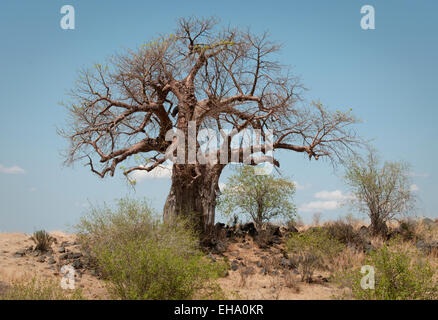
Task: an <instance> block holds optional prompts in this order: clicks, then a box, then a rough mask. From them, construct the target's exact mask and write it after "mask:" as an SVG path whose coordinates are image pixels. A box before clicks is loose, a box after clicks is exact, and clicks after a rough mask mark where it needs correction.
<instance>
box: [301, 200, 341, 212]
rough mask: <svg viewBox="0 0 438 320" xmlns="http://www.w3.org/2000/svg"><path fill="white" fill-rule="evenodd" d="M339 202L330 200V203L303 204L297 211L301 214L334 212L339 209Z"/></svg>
mask: <svg viewBox="0 0 438 320" xmlns="http://www.w3.org/2000/svg"><path fill="white" fill-rule="evenodd" d="M339 204H340V203H339V201H336V200H330V201H311V202H308V203H305V204H303V205H302V206H301V207H300V208H299V210H300V211H303V212H309V211H322V210H335V209H337V208H339Z"/></svg>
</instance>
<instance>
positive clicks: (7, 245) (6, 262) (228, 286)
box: [0, 232, 340, 300]
mask: <svg viewBox="0 0 438 320" xmlns="http://www.w3.org/2000/svg"><path fill="white" fill-rule="evenodd" d="M50 234H51V235H52V236H54V237H55V238H56V239H57V242H56V243H55V244H53V246H52V248H53V253H52V254H51V255H50V254H49V255H47V256H46V257H45V262H39V258H40V257H38V256H33V255H32V253H31V252H26V254H25V255H24V256H22V257H17V256H16V255H15V253H16V252H17V251H19V250H24V249H26V248H28V247H29V246H32V245H33V242H32V240H30V236H29V235H26V234H23V233H3V234H0V283H2V282H3V283H10V282H11V281H14V280H20V279H23V278H24V279H26V278H32V277H34V276H38V277H43V278H51V279H58V280H59V281H61V278H62V274H60V268H61V266H62V264H63V263H65V262H63V261H61V260H60V259H59V258H60V256H61V254H62V253H59V252H58V250H59V248H60V247H61V244H62V243H63V242H68V244H67V245H65V249H66V251H67V252H79V248H78V247H77V245H76V244H75V236H74V235H72V234H66V233H63V232H51V233H50ZM282 249H283V245H282V244H274V245H273V246H271V247H270V248H268V249H260V248H258V247H257V246H256V245H254V244H253V243H252V240H251V239H246V240H245V242H240V241H239V242H235V243H230V244H229V246H228V250H227V251H226V252H225V253H224V256H226V257H227V258H228V260H229V261H230V262H233V261H234V264H237V265H238V267H237V269H236V270H234V271H233V270H230V271H229V274H228V276H227V277H224V278H221V279H219V280H218V282H219V285H220V286H221V287H222V289H223V290H224V291H225V293H226V294H227V296H228V297H229V298H231V299H233V298H237V299H285V300H295V299H332V298H333V296H336V295H339V294H340V289H337V288H336V287H335V286H334V285H333V284H330V283H328V282H325V281H324V276H325V275H324V274H318V273H317V274H315V276H314V278H315V279H316V281H315V282H314V283H311V284H307V283H303V282H300V277H299V275H298V274H296V273H295V272H294V271H293V270H288V269H287V268H279V269H276V267H274V265H276V266H278V265H277V262H278V261H279V259H281V257H282V253H281V252H282ZM214 257H215V258H216V259H220V258H221V257H220V256H218V255H214ZM49 258H53V259H54V260H55V261H56V263H52V264H49V263H48V260H49ZM263 269H264V270H265V272H264V273H263ZM284 272H286V273H287V274H286V275H285V274H284ZM75 280H76V285H77V286H79V287H80V288H82V292H83V295H84V296H85V297H86V298H88V299H107V298H109V295H108V292H107V290H106V288H105V283H104V281H103V280H100V279H99V278H98V277H97V276H95V275H94V274H92V273H91V272H90V271H89V270H80V271H79V272H78V273H77V275H76V278H75Z"/></svg>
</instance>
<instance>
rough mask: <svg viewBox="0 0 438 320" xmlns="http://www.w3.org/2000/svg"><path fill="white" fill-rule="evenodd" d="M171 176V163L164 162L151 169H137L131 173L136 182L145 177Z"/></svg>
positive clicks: (161, 177)
mask: <svg viewBox="0 0 438 320" xmlns="http://www.w3.org/2000/svg"><path fill="white" fill-rule="evenodd" d="M171 176H172V164H171V163H166V162H165V163H164V164H163V165H161V166H158V167H156V168H155V169H153V170H152V171H149V172H148V171H144V170H137V171H134V172H133V173H132V175H131V177H132V178H133V179H135V180H136V181H137V182H140V181H143V180H146V179H163V178H170V177H171Z"/></svg>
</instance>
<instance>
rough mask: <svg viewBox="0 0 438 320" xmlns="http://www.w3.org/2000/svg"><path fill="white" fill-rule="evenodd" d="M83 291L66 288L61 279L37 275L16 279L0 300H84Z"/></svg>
mask: <svg viewBox="0 0 438 320" xmlns="http://www.w3.org/2000/svg"><path fill="white" fill-rule="evenodd" d="M83 299H84V297H83V296H82V292H81V291H80V290H79V289H76V290H64V289H62V288H61V285H60V282H59V280H42V279H37V278H36V277H34V278H32V279H31V280H29V281H15V282H13V283H12V284H11V285H10V286H9V287H8V289H7V290H6V292H5V294H4V295H3V296H0V300H83Z"/></svg>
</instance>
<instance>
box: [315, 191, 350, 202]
mask: <svg viewBox="0 0 438 320" xmlns="http://www.w3.org/2000/svg"><path fill="white" fill-rule="evenodd" d="M314 197H315V198H317V199H322V200H346V199H348V198H350V197H351V196H349V195H346V194H343V193H342V191H341V190H335V191H326V190H323V191H319V192H317V193H315V195H314Z"/></svg>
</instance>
